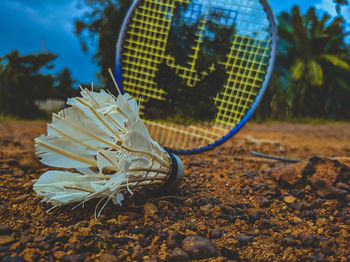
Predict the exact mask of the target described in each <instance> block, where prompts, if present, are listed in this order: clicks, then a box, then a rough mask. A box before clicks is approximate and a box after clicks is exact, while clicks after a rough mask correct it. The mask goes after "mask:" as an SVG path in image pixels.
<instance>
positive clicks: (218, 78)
mask: <svg viewBox="0 0 350 262" xmlns="http://www.w3.org/2000/svg"><path fill="white" fill-rule="evenodd" d="M225 80H226V72H225V68H224V66H223V65H221V64H216V65H215V70H213V71H211V72H209V73H208V74H207V75H206V76H204V77H203V79H202V80H200V81H199V82H198V83H197V85H196V86H194V87H189V86H187V85H186V83H185V81H184V80H183V79H182V78H181V77H180V76H178V75H177V74H176V72H175V69H173V68H171V67H169V66H168V65H166V63H165V62H163V63H162V64H160V66H159V71H158V72H157V76H156V82H157V85H158V88H160V89H162V90H164V91H166V93H167V94H166V95H165V100H156V99H150V100H149V101H148V102H147V103H146V105H145V111H144V115H145V117H147V118H148V119H162V120H164V119H168V120H170V119H171V120H172V121H174V122H179V123H182V124H183V123H190V124H191V123H193V122H194V121H195V122H198V121H202V122H205V121H212V120H214V119H215V116H216V114H217V108H216V106H215V103H214V100H213V97H215V95H216V94H217V92H218V91H220V90H218V89H217V88H213V87H216V86H218V87H223V86H224V82H225Z"/></svg>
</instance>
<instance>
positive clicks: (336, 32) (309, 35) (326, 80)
mask: <svg viewBox="0 0 350 262" xmlns="http://www.w3.org/2000/svg"><path fill="white" fill-rule="evenodd" d="M278 22H279V23H278V34H279V37H280V41H279V43H278V48H279V52H278V56H277V66H276V69H275V73H274V77H273V79H272V80H271V83H270V91H271V89H272V90H273V91H274V92H276V93H272V94H271V93H270V95H272V97H276V98H266V96H265V97H264V99H263V105H262V107H266V106H267V105H268V104H269V103H271V101H272V100H273V99H275V100H278V101H280V100H281V98H280V95H281V91H278V90H276V86H275V83H274V81H275V82H276V81H279V80H278V79H280V78H283V79H288V80H287V81H284V84H283V85H281V86H280V89H282V91H283V92H285V90H287V91H288V93H289V94H288V95H287V96H285V97H284V99H286V101H285V102H284V103H282V101H280V103H281V104H282V105H281V108H277V109H276V110H278V111H279V112H280V113H278V112H275V111H274V110H275V109H274V108H272V107H270V109H271V112H269V113H270V115H269V114H268V112H267V111H266V109H265V112H264V114H265V115H264V114H263V112H260V113H258V114H257V115H258V116H259V117H260V118H263V117H265V118H271V117H270V116H271V115H276V114H277V115H278V114H281V115H285V113H284V112H282V110H286V111H287V112H289V118H305V117H311V118H332V119H349V118H350V113H349V112H350V111H349V110H350V108H349V106H348V104H349V103H347V102H346V101H349V100H350V85H349V83H350V81H349V80H350V79H349V75H350V74H349V73H350V71H349V70H350V64H349V62H350V53H349V47H348V46H347V45H346V44H345V42H344V39H345V36H347V35H348V33H345V32H344V20H343V18H342V17H341V16H337V17H335V18H334V19H331V17H330V16H329V15H327V14H325V15H323V17H321V19H319V18H318V17H317V15H316V11H315V9H314V8H313V7H311V8H310V9H309V10H308V11H307V12H306V14H304V15H301V14H300V11H299V8H298V7H297V6H295V7H293V9H292V11H291V13H287V12H283V13H281V14H280V15H279V16H278ZM281 69H284V70H281ZM274 78H275V80H274ZM276 79H277V80H276ZM277 89H278V88H277ZM268 92H269V91H268ZM266 104H267V105H266ZM285 105H288V107H289V108H285ZM270 106H271V105H270ZM260 110H261V109H260ZM278 118H281V117H278Z"/></svg>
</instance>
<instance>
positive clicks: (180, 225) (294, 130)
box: [0, 122, 350, 261]
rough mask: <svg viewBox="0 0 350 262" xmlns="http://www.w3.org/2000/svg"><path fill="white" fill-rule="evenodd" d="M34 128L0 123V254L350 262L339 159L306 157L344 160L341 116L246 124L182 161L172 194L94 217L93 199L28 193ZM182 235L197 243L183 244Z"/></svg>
mask: <svg viewBox="0 0 350 262" xmlns="http://www.w3.org/2000/svg"><path fill="white" fill-rule="evenodd" d="M45 127H46V125H45V123H43V122H8V123H7V122H6V123H0V260H1V259H3V261H96V260H99V261H130V260H134V261H142V260H143V261H166V260H169V261H186V259H189V260H196V259H201V258H203V259H204V260H203V261H208V260H209V261H229V260H247V261H256V260H258V261H295V260H299V261H300V260H310V261H349V260H350V244H349V243H350V181H349V179H350V171H349V169H348V167H347V166H346V165H349V163H348V162H347V160H346V159H345V160H344V159H343V160H341V161H340V162H338V161H336V160H334V159H330V158H322V157H321V158H311V157H312V156H319V155H323V156H328V157H348V156H350V124H345V123H344V124H326V125H307V124H285V123H272V124H248V125H247V126H246V127H244V129H243V130H241V131H240V132H239V134H237V135H236V136H235V137H234V138H233V139H231V140H230V141H229V142H227V143H226V144H224V145H223V146H221V147H219V148H217V149H215V150H212V151H210V152H206V153H203V154H200V155H193V156H183V157H181V158H182V159H183V162H184V165H185V167H186V177H185V179H184V182H183V183H182V185H181V186H180V188H179V190H178V191H176V192H174V193H171V194H170V195H161V196H160V195H157V194H155V193H143V194H138V195H137V196H134V197H133V198H131V199H128V200H126V201H125V202H124V205H123V207H119V206H114V205H113V204H112V203H109V204H108V205H107V207H106V208H105V209H104V211H103V214H102V215H101V217H100V219H99V220H97V221H96V220H95V219H94V208H95V205H96V203H97V201H91V202H88V203H87V204H86V205H85V207H84V208H83V209H81V208H77V209H75V210H72V207H73V206H66V207H60V208H57V209H54V210H53V211H51V212H49V213H47V212H46V211H47V210H48V209H49V208H50V205H48V204H45V203H42V202H40V198H39V197H38V196H37V195H36V194H35V192H34V191H33V189H32V184H33V180H34V179H37V178H38V177H39V176H40V175H41V174H42V173H43V172H45V171H46V170H48V169H49V168H47V167H45V166H43V165H42V164H40V163H39V162H38V161H37V158H36V157H35V155H34V142H33V138H35V137H37V136H39V135H40V134H42V133H44V132H45ZM251 150H254V151H258V152H261V153H267V154H272V155H280V156H284V157H289V158H299V159H301V160H305V161H304V162H301V163H299V164H296V165H294V166H291V165H293V164H288V163H284V162H280V161H276V160H269V159H263V158H258V157H256V156H253V155H252V154H251V153H250V152H251ZM342 161H343V162H342ZM276 170H278V171H276ZM286 170H287V171H286ZM310 170H311V171H310ZM347 172H348V173H347ZM325 174H326V175H325ZM291 181H292V182H291ZM190 236H202V237H204V238H205V239H202V238H198V237H190ZM207 240H208V241H207ZM196 241H197V242H196ZM192 242H193V243H194V244H195V245H201V244H202V246H201V247H200V248H198V250H196V251H195V252H194V251H193V250H192V251H191V250H189V248H190V247H189V246H190V245H191V243H192ZM211 244H213V246H210V245H211ZM184 250H185V251H186V252H185V251H184ZM196 252H197V253H196ZM209 256H212V257H211V258H205V257H209ZM10 257H11V258H10Z"/></svg>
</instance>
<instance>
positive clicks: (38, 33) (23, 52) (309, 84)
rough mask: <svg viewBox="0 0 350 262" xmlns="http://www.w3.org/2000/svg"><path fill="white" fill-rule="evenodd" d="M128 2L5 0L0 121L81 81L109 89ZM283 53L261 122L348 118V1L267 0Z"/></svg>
mask: <svg viewBox="0 0 350 262" xmlns="http://www.w3.org/2000/svg"><path fill="white" fill-rule="evenodd" d="M130 3H131V0H54V1H44V0H32V1H25V0H2V1H0V35H1V38H0V39H1V41H0V121H1V120H6V119H40V118H47V117H48V112H50V111H55V110H57V109H58V108H61V107H62V106H63V104H64V101H65V99H66V98H67V97H71V96H75V95H77V94H78V85H79V84H81V85H83V86H86V85H90V84H91V82H92V81H93V82H94V86H96V87H101V88H106V87H107V86H108V87H112V88H113V84H112V83H111V80H110V77H109V75H108V72H107V69H108V68H112V69H114V67H115V45H116V41H117V37H118V32H119V28H120V25H121V23H122V21H123V19H124V16H125V13H126V11H127V10H128V8H129V5H130ZM269 3H270V5H271V8H272V10H273V12H274V14H275V17H276V21H277V24H278V35H279V41H278V55H277V61H276V66H275V70H274V73H273V76H272V79H271V81H270V85H269V88H268V90H267V92H266V94H265V96H264V98H263V101H262V103H261V104H260V106H259V108H258V109H257V111H256V112H255V115H254V118H255V119H256V120H259V121H266V120H278V121H282V120H283V121H310V120H315V119H316V120H327V121H328V120H335V121H348V120H350V26H349V21H350V5H349V2H348V0H312V1H305V0H295V1H280V0H270V1H269Z"/></svg>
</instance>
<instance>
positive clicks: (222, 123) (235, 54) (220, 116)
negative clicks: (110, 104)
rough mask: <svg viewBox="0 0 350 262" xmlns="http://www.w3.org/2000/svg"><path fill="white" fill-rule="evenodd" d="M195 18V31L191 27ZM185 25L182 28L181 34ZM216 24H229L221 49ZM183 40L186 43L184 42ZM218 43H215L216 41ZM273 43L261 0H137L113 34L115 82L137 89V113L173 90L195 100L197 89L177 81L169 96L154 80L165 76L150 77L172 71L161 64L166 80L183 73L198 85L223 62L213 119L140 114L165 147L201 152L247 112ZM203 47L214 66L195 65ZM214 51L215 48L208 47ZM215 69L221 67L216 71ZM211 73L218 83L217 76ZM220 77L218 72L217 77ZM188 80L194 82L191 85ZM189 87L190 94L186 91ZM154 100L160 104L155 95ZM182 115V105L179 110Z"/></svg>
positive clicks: (259, 93)
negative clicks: (185, 120) (186, 120)
mask: <svg viewBox="0 0 350 262" xmlns="http://www.w3.org/2000/svg"><path fill="white" fill-rule="evenodd" d="M218 14H219V16H218ZM218 17H220V18H218ZM223 17H224V18H223ZM174 20H175V22H174ZM208 21H209V22H210V23H211V24H210V23H208ZM181 24H185V25H186V28H185V29H184V28H183V27H181V26H179V25H181ZM208 24H209V26H208ZM213 25H214V26H217V27H216V31H215V30H214V37H213V29H212V30H211V29H210V28H209V27H210V26H213ZM192 26H193V27H195V31H193V30H192V31H191V27H192ZM232 27H234V31H233V33H232V30H231V31H229V30H230V28H231V29H232ZM189 28H190V29H189ZM208 28H209V29H208ZM181 30H183V31H181ZM184 30H185V33H183V34H182V33H181V32H184ZM220 30H226V31H225V32H226V33H225V34H226V35H227V34H231V33H232V37H231V38H230V41H229V48H228V50H226V51H227V52H226V53H222V50H224V48H225V47H222V46H221V44H220V40H221V43H224V44H225V43H226V42H227V40H228V38H227V37H226V38H225V37H223V38H222V37H221V38H220V32H221V31H220ZM227 32H229V33H227ZM225 34H224V35H225ZM190 35H193V36H194V37H193V39H190V41H187V39H186V38H188V37H189V36H190ZM217 35H218V37H217ZM183 36H184V37H183ZM181 37H182V38H181ZM217 38H218V39H217ZM174 39H175V40H178V45H176V44H175V46H174V45H173V46H172V47H170V48H169V41H170V40H172V41H174ZM179 39H180V40H179ZM213 39H214V40H213ZM217 40H219V41H217ZM182 41H183V42H186V43H188V42H190V43H191V44H190V46H189V45H187V46H186V44H182ZM191 41H192V42H191ZM204 43H206V44H204ZM215 46H219V47H218V48H217V49H216V47H215ZM220 46H221V47H220ZM224 46H225V45H224ZM276 46H277V29H276V22H275V19H274V16H273V13H272V10H271V8H270V6H269V4H268V3H267V2H266V1H265V0H237V1H236V0H216V1H213V0H136V1H134V2H133V3H132V5H131V7H130V9H129V11H128V13H127V15H126V18H125V20H124V23H123V25H122V28H121V31H120V34H119V38H118V42H117V53H116V78H117V83H118V85H119V87H120V89H121V90H123V91H126V92H128V93H130V94H131V95H132V96H135V97H141V116H142V113H143V111H145V112H147V110H148V108H151V106H150V104H151V102H150V101H152V100H155V101H156V102H157V101H158V105H163V106H164V104H166V103H167V102H165V103H161V102H159V101H162V100H164V99H165V101H168V102H169V100H172V98H174V97H175V98H176V97H177V96H179V97H180V98H183V99H188V100H187V101H191V100H192V101H195V100H196V96H200V94H198V93H197V95H196V94H194V93H193V92H192V93H191V92H189V93H188V92H187V91H186V92H187V93H186V92H183V91H181V90H182V89H181V90H180V89H178V90H177V91H179V90H180V91H181V92H180V91H179V92H178V94H177V93H176V92H175V91H174V92H175V93H174V92H173V91H171V92H172V93H171V95H170V96H171V97H169V90H166V91H164V89H162V88H159V86H161V87H163V86H164V83H163V85H161V82H159V81H155V79H159V78H160V79H161V76H158V75H157V74H159V73H162V72H163V71H164V70H168V71H169V70H170V69H172V70H173V71H174V72H175V73H176V74H174V73H170V75H169V72H168V71H166V72H167V73H168V74H167V76H168V77H169V76H170V77H169V79H168V83H169V84H170V83H171V81H174V79H175V80H177V81H178V80H179V79H180V78H181V79H182V80H183V81H182V83H181V85H180V86H181V87H182V88H183V89H186V88H184V87H186V86H187V87H188V88H191V87H192V88H195V87H197V86H196V84H197V85H199V84H198V83H201V80H202V79H204V80H206V79H208V78H209V77H210V73H211V72H216V71H219V69H217V68H224V69H223V70H224V72H225V80H224V84H223V85H222V86H219V87H217V88H216V92H215V94H214V95H213V96H212V97H211V99H212V101H213V102H212V103H213V105H214V106H215V108H216V112H215V117H214V119H210V120H208V121H207V120H204V121H202V119H201V120H200V121H198V123H190V124H187V123H185V124H182V123H181V121H177V120H174V119H171V118H170V119H169V117H164V116H162V117H160V118H159V117H158V118H156V119H152V118H150V117H149V116H148V115H146V116H145V115H144V116H142V118H143V120H144V121H145V122H146V125H147V127H148V129H149V131H150V134H151V136H152V137H153V138H154V139H155V140H157V141H158V142H159V143H160V144H161V145H162V146H164V147H165V148H166V149H167V150H169V151H170V152H173V153H175V154H195V153H200V152H203V151H207V150H210V149H213V148H214V147H216V146H218V145H220V144H222V143H224V142H225V141H227V140H228V139H229V138H231V137H232V136H234V135H235V134H236V133H237V132H238V131H239V130H240V129H241V128H242V127H243V126H244V124H245V123H246V122H247V121H248V119H249V118H250V117H251V115H252V114H253V112H254V110H255V109H256V108H257V106H258V105H259V103H260V101H261V99H262V97H263V94H264V92H265V90H266V88H267V86H268V83H269V80H270V77H271V74H272V71H273V66H274V62H275V55H276ZM179 47H180V49H181V47H182V49H183V50H185V51H183V50H182V52H180V55H177V57H176V54H175V53H174V50H175V51H176V49H177V50H180V49H179ZM226 47H227V45H226ZM210 48H212V49H210ZM198 49H199V51H198ZM201 49H205V51H202V56H203V57H205V59H202V60H203V61H204V62H207V64H206V65H209V64H210V63H211V62H213V63H212V64H213V65H214V67H212V68H211V69H210V68H205V70H203V69H200V68H197V67H196V65H195V66H193V65H194V64H196V62H198V61H200V59H201V57H200V55H198V53H200V52H201V51H200V50H201ZM191 52H192V53H191ZM195 52H197V54H195ZM215 52H216V53H215ZM204 53H205V54H204ZM212 53H214V55H213V56H211V55H207V54H212ZM203 54H204V55H203ZM183 55H187V60H186V59H185V61H181V62H179V61H176V58H177V59H178V60H181V56H183ZM174 57H175V58H174ZM189 57H190V59H188V58H189ZM208 57H209V58H208ZM208 61H209V62H208ZM220 65H222V66H220ZM163 67H165V68H166V67H168V68H166V69H164V68H163ZM169 68H170V69H169ZM200 70H203V71H200ZM211 70H212V71H211ZM164 72H165V71H164ZM208 72H209V73H208ZM176 75H177V76H178V78H177V76H176ZM213 75H214V74H213ZM218 76H222V74H221V75H220V74H219V73H217V77H218ZM181 79H180V80H181ZM213 79H214V83H215V78H213ZM213 79H212V80H213ZM220 79H221V78H219V79H218V78H216V80H217V81H219V82H220V81H221V80H220ZM204 80H203V82H205V81H204ZM164 81H165V82H166V81H167V79H166V78H165V79H163V82H164ZM196 81H197V82H196ZM193 82H194V83H195V84H193V85H191V83H193ZM184 83H185V84H184ZM186 83H187V85H186ZM209 83H210V82H209ZM211 83H213V81H212V82H211ZM165 84H166V83H165ZM189 95H192V97H189V98H187V97H186V96H189ZM175 100H176V99H175ZM204 100H205V99H204ZM205 101H207V100H205ZM159 103H160V104H159ZM173 105H175V104H173ZM198 105H199V104H198ZM153 106H154V105H153ZM155 106H156V107H155V108H156V109H157V103H155ZM180 106H181V103H180ZM165 107H166V106H165ZM184 107H186V106H185V105H184ZM168 109H169V107H168ZM211 109H212V108H211ZM211 109H210V110H211ZM210 110H209V111H210ZM170 111H171V110H170ZM189 111H190V110H189ZM153 112H154V110H153ZM156 113H157V112H156ZM147 114H148V113H147ZM184 115H186V111H185V112H184V113H182V117H184Z"/></svg>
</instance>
